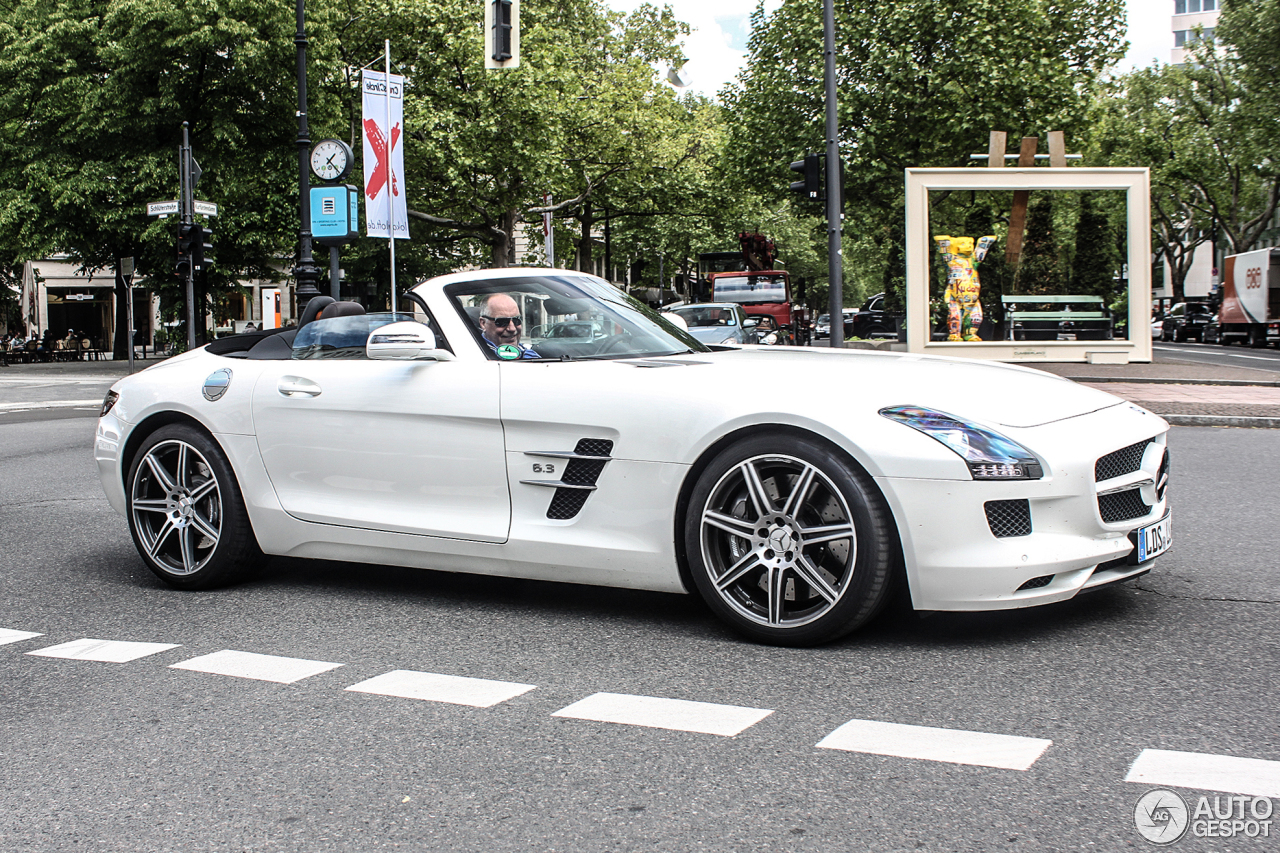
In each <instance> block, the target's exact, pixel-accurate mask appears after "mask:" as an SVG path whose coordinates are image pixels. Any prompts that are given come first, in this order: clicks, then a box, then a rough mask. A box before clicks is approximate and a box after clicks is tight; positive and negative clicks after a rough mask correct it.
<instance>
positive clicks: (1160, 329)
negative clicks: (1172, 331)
mask: <svg viewBox="0 0 1280 853" xmlns="http://www.w3.org/2000/svg"><path fill="white" fill-rule="evenodd" d="M1163 337H1164V316H1163V315H1161V316H1159V317H1156V318H1155V319H1154V320H1152V321H1151V340H1153V341H1158V340H1160V339H1161V338H1163Z"/></svg>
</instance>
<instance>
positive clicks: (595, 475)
mask: <svg viewBox="0 0 1280 853" xmlns="http://www.w3.org/2000/svg"><path fill="white" fill-rule="evenodd" d="M612 452H613V442H612V441H610V440H609V439H607V438H583V439H580V440H579V441H578V444H577V446H576V447H574V449H573V451H572V452H565V451H562V450H546V451H534V450H527V451H525V455H526V456H540V457H543V458H547V459H563V460H565V463H564V471H563V473H562V474H561V475H560V479H558V480H521V481H520V482H521V483H525V484H527V485H530V486H547V487H549V488H554V489H555V490H556V491H555V494H554V495H552V496H551V505H550V506H548V507H547V518H551V519H557V520H564V519H568V518H573V517H574V516H576V515H577V514H578V513H579V512H581V511H582V507H583V505H585V504H586V502H587V498H588V497H589V496H590V495H591V493H592V492H593V491H595V489H596V480H598V479H599V478H600V474H601V473H602V472H603V471H604V466H605V465H607V464H608V463H609V460H610V458H611V457H610V455H609V454H611V453H612Z"/></svg>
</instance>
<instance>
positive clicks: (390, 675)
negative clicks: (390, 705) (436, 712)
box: [347, 669, 535, 708]
mask: <svg viewBox="0 0 1280 853" xmlns="http://www.w3.org/2000/svg"><path fill="white" fill-rule="evenodd" d="M347 689H348V690H352V691H355V692H356V693H374V694H376V695H378V696H400V697H403V698H405V699H422V700H425V701H427V702H448V703H449V704H451V705H470V706H471V707H473V708H491V707H493V706H494V705H497V704H498V703H499V702H506V701H507V700H508V699H514V698H515V697H517V696H520V695H521V694H524V693H528V692H529V691H530V690H533V689H535V688H534V685H532V684H516V683H514V682H511V681H490V680H488V679H486V678H464V677H462V676H458V675H439V674H437V673H434V672H414V671H413V670H411V669H397V670H395V671H393V672H387V673H384V674H382V675H378V676H375V677H373V678H370V679H369V680H368V681H361V682H360V683H359V684H353V685H351V686H350V687H348V688H347Z"/></svg>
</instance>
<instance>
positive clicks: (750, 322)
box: [742, 317, 760, 329]
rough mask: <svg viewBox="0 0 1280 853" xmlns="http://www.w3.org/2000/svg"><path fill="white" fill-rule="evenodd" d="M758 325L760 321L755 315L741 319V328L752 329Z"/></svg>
mask: <svg viewBox="0 0 1280 853" xmlns="http://www.w3.org/2000/svg"><path fill="white" fill-rule="evenodd" d="M759 325H760V321H759V320H758V319H757V318H755V317H748V318H747V319H746V320H743V321H742V328H744V329H754V328H755V327H756V326H759Z"/></svg>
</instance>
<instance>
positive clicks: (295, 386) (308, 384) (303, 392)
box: [276, 376, 320, 397]
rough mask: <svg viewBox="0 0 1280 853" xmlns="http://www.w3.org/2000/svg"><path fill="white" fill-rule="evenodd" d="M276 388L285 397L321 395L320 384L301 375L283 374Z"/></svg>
mask: <svg viewBox="0 0 1280 853" xmlns="http://www.w3.org/2000/svg"><path fill="white" fill-rule="evenodd" d="M276 390H277V391H279V392H280V394H281V395H282V396H284V397H319V396H320V386H319V385H317V384H316V383H314V382H312V381H311V380H310V379H303V378H302V377H301V376H282V377H281V378H280V384H278V385H276Z"/></svg>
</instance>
